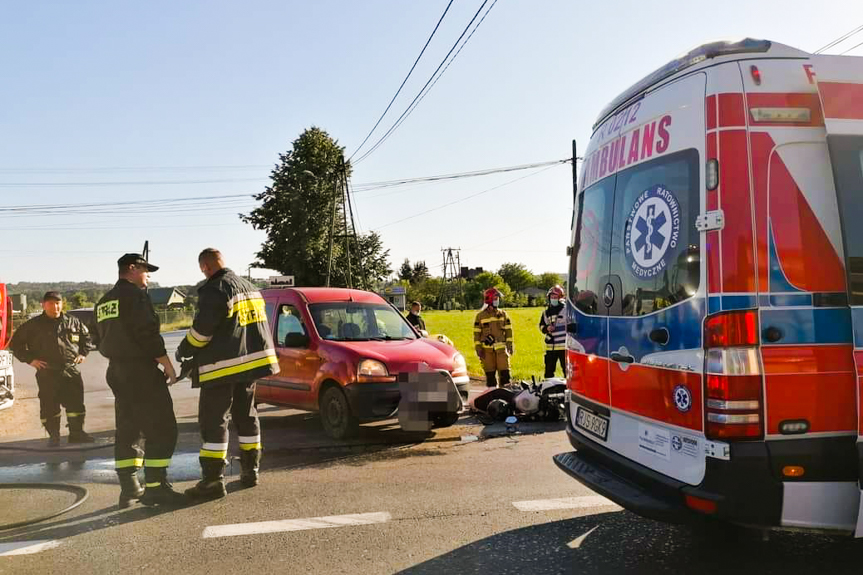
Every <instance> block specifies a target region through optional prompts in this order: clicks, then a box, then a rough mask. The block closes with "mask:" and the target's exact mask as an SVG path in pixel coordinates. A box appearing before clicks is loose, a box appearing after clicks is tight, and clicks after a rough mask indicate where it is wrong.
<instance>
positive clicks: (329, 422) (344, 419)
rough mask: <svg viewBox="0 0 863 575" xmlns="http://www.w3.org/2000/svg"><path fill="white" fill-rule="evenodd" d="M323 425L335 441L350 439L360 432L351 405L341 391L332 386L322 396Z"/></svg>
mask: <svg viewBox="0 0 863 575" xmlns="http://www.w3.org/2000/svg"><path fill="white" fill-rule="evenodd" d="M320 407H321V423H322V424H323V426H324V432H325V433H326V434H327V435H329V436H330V437H332V438H333V439H349V438H351V437H354V436H355V435H356V434H357V432H358V431H359V427H360V423H359V420H357V418H356V416H354V414H353V413H351V405H350V403H348V398H347V397H345V394H344V393H343V392H342V390H341V389H339V388H338V387H336V386H335V385H331V386H330V387H328V388H327V389H325V390H324V393H323V395H322V396H321V404H320Z"/></svg>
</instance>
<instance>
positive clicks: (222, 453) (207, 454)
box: [199, 449, 228, 459]
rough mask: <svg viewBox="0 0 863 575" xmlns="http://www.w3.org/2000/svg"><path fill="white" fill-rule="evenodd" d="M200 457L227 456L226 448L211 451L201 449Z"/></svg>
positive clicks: (220, 457)
mask: <svg viewBox="0 0 863 575" xmlns="http://www.w3.org/2000/svg"><path fill="white" fill-rule="evenodd" d="M199 455H200V457H206V458H208V459H225V458H226V457H228V450H227V449H226V450H225V451H213V450H210V449H202V450H201V452H200V454H199Z"/></svg>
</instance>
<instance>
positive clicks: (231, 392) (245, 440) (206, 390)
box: [198, 381, 261, 473]
mask: <svg viewBox="0 0 863 575" xmlns="http://www.w3.org/2000/svg"><path fill="white" fill-rule="evenodd" d="M229 414H230V416H231V419H232V420H233V422H234V427H235V429H236V431H237V435H238V439H239V443H240V449H241V450H243V451H260V449H261V427H260V423H259V422H258V411H257V410H256V409H255V382H254V381H248V382H235V383H217V384H215V385H213V386H212V387H207V386H206V385H204V386H203V387H201V395H200V396H199V398H198V425H199V426H200V428H201V439H202V440H203V445H202V446H201V453H200V460H201V466H202V467H204V468H205V471H206V468H207V467H210V468H211V469H215V470H216V472H217V473H218V472H219V470H221V469H222V468H223V467H224V465H225V459H226V457H227V456H228V415H229Z"/></svg>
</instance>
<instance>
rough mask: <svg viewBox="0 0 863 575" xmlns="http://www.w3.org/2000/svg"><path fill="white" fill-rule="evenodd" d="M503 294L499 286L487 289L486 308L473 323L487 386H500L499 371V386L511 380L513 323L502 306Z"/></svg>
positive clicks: (476, 346)
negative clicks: (498, 377)
mask: <svg viewBox="0 0 863 575" xmlns="http://www.w3.org/2000/svg"><path fill="white" fill-rule="evenodd" d="M502 295H503V294H501V293H500V291H498V290H497V289H496V288H489V289H487V290H485V294H483V296H484V300H485V307H484V308H483V309H482V310H480V312H479V313H478V314H476V319H475V320H474V324H473V342H474V346H475V348H476V354H477V355H478V356H479V359H480V361H482V367H483V370H484V371H485V377H486V386H488V387H497V385H498V380H497V372H500V385H506V384H508V383H509V358H510V356H512V354H513V353H515V349H514V348H513V338H512V322H511V321H510V319H509V316H508V315H507V314H506V312H505V311H503V310H502V309H500V300H501V296H502Z"/></svg>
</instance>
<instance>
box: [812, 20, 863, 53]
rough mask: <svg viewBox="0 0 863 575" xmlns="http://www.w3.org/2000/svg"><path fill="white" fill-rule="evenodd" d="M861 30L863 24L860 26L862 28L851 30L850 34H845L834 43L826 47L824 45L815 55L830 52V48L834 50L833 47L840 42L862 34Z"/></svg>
mask: <svg viewBox="0 0 863 575" xmlns="http://www.w3.org/2000/svg"><path fill="white" fill-rule="evenodd" d="M861 30H863V24H861V25H860V26H858V27H857V28H854V29H853V30H851V31H850V32H848V33H847V34H844V35H842V36H840V37H839V38H836V39H835V40H833V41H832V42H828V43H827V44H826V45H824V46H822V47H821V48H818V49H817V50H815V52H813V54H820V53H821V52H823V51H824V50H829V49H830V48H832V47H833V46H835V45H837V44H839V43H840V42H843V41H845V40H847V39H848V38H850V37H851V36H853V35H854V34H857V33H858V32H860V31H861Z"/></svg>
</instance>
